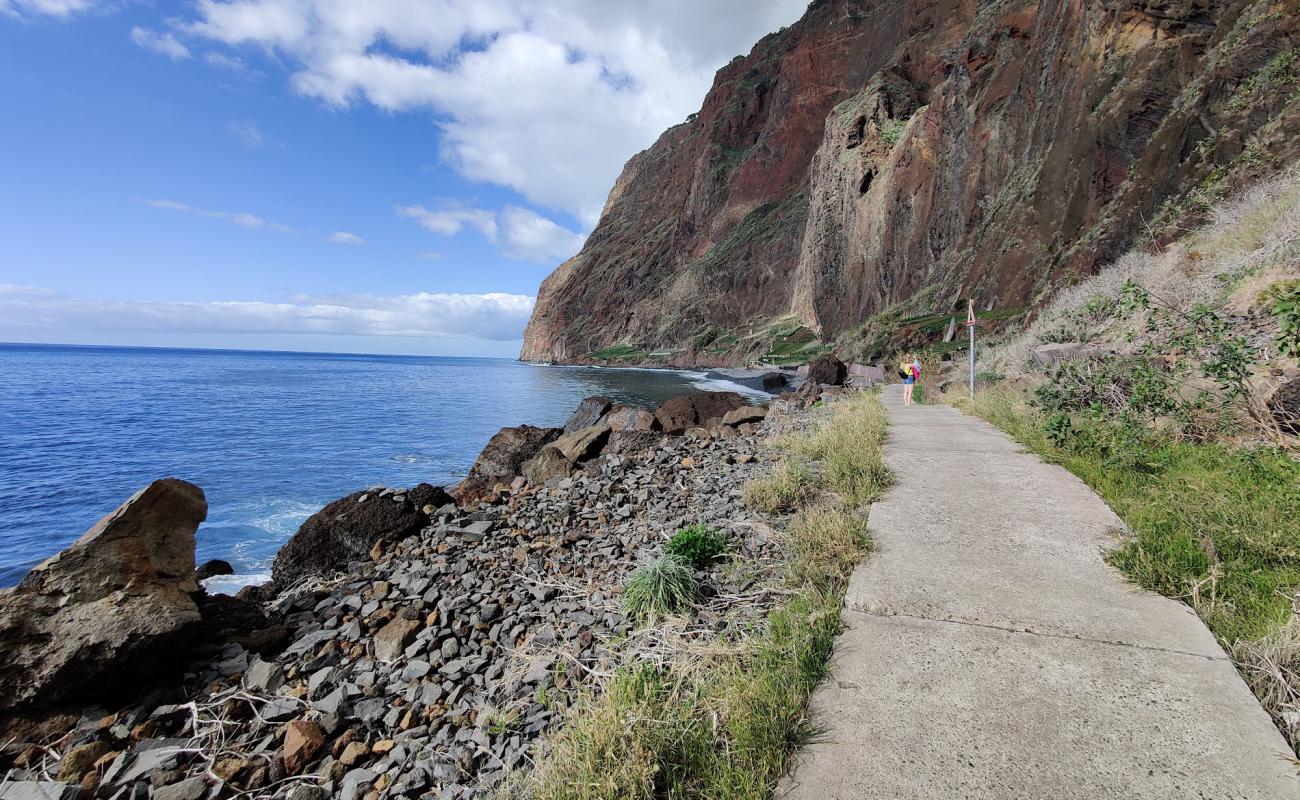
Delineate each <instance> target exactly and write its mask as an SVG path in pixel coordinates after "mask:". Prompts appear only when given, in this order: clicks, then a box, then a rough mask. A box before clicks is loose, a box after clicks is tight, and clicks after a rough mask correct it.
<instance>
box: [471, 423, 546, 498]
mask: <svg viewBox="0 0 1300 800" xmlns="http://www.w3.org/2000/svg"><path fill="white" fill-rule="evenodd" d="M563 433H564V431H563V430H561V429H560V428H536V427H533V426H532V425H519V426H518V427H514V428H502V429H501V430H499V431H497V433H496V435H495V436H493V437H492V438H491V439H490V440H489V441H488V443H487V446H486V447H484V448H483V451H482V452H481V453H479V454H478V460H477V461H475V462H474V466H473V467H472V468H471V469H470V471H469V475H467V476H466V477H465V480H463V481H461V482H460V483H459V484H457V485H456V487H455V488H453V489H452V490H451V494H452V496H453V497H455V498H456V502H457V503H459V504H460V505H462V506H469V505H473V504H474V503H476V502H478V501H479V500H483V499H485V498H488V497H490V496H492V494H493V493H494V492H495V490H496V487H497V485H498V484H500V485H502V486H509V485H510V482H511V481H513V480H514V479H515V478H517V477H519V476H520V475H522V474H523V472H522V468H523V465H524V462H525V461H527V460H528V459H530V458H532V457H533V456H535V455H537V452H538V451H539V450H541V449H542V448H543V447H545V446H546V445H548V444H550V443H551V442H553V441H555V440H556V439H558V438H559V437H560V435H561V434H563Z"/></svg>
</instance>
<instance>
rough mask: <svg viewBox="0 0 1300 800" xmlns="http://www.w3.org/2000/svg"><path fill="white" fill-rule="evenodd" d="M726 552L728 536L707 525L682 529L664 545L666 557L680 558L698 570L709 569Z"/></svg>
mask: <svg viewBox="0 0 1300 800" xmlns="http://www.w3.org/2000/svg"><path fill="white" fill-rule="evenodd" d="M726 550H727V536H726V534H724V533H723V532H722V531H720V530H718V529H717V528H710V527H709V526H707V525H692V526H690V527H689V528H682V529H681V530H680V531H678V532H677V533H674V534H673V535H672V538H670V539H669V540H668V542H667V543H666V544H665V545H664V554H665V555H669V556H673V557H675V558H679V559H681V560H682V561H684V562H686V563H687V564H690V565H691V566H692V567H695V568H696V569H703V568H704V567H707V566H708V565H709V564H710V563H711V562H712V561H713V560H714V559H715V558H717V557H718V556H720V555H722V554H723V553H724V552H726Z"/></svg>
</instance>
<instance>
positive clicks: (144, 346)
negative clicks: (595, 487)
mask: <svg viewBox="0 0 1300 800" xmlns="http://www.w3.org/2000/svg"><path fill="white" fill-rule="evenodd" d="M0 347H45V348H90V349H96V350H170V351H177V352H200V353H273V354H279V355H296V356H364V357H371V358H460V359H466V360H480V361H519V362H520V363H528V362H523V361H520V359H519V358H518V357H515V358H510V357H507V356H444V355H417V354H412V353H357V352H342V351H332V350H276V349H250V348H242V347H177V346H168V345H148V344H69V343H66V342H7V341H0Z"/></svg>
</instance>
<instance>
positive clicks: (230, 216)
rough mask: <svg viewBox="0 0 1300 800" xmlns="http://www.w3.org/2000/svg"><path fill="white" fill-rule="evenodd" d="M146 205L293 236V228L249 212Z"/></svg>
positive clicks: (162, 203)
mask: <svg viewBox="0 0 1300 800" xmlns="http://www.w3.org/2000/svg"><path fill="white" fill-rule="evenodd" d="M145 203H146V204H148V205H150V206H152V207H154V208H165V209H168V210H170V211H180V212H183V213H186V214H193V215H195V216H199V217H206V218H208V219H219V220H222V221H225V222H233V223H235V224H236V225H240V226H243V227H245V228H248V229H250V230H268V231H275V232H277V233H284V234H292V233H294V230H293V228H290V227H289V226H288V225H282V224H280V223H278V222H268V221H266V220H264V219H262V218H261V217H259V216H257V215H256V214H250V213H248V212H247V211H212V210H210V209H206V208H196V207H195V206H192V205H189V204H187V203H178V202H176V201H175V200H146V201H145Z"/></svg>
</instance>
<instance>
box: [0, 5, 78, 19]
mask: <svg viewBox="0 0 1300 800" xmlns="http://www.w3.org/2000/svg"><path fill="white" fill-rule="evenodd" d="M97 5H101V3H100V2H99V0H0V14H9V15H10V16H15V17H17V16H24V15H28V16H32V15H37V14H39V15H44V16H47V17H62V18H65V19H66V18H67V17H71V16H72V15H73V14H77V13H79V12H82V11H89V10H90V9H92V8H94V7H95V6H97Z"/></svg>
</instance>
